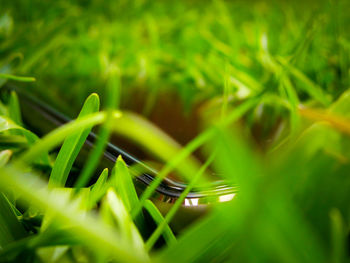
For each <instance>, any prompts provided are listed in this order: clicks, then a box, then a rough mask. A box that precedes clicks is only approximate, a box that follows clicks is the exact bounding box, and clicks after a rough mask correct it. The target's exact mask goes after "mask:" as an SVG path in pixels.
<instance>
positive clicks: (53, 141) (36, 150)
mask: <svg viewBox="0 0 350 263" xmlns="http://www.w3.org/2000/svg"><path fill="white" fill-rule="evenodd" d="M114 115H115V117H116V118H119V117H120V115H121V114H120V113H119V112H115V113H114ZM105 118H106V114H105V113H104V112H99V113H94V114H89V115H88V116H85V117H82V118H81V119H80V120H78V121H71V122H69V123H67V124H65V125H63V126H60V127H59V128H57V129H55V130H54V131H52V132H50V133H49V134H47V135H45V136H44V137H43V138H42V139H41V140H39V141H38V142H37V143H36V144H35V145H33V146H32V147H31V148H30V149H29V150H28V151H26V152H25V153H23V154H22V155H21V156H20V158H19V159H18V162H22V163H30V162H33V160H35V158H37V157H38V156H39V155H40V154H41V153H42V152H43V151H48V150H51V149H52V148H54V147H55V146H58V145H59V143H60V142H62V141H63V140H64V139H65V138H66V137H67V136H69V135H71V134H72V133H74V132H76V131H78V130H80V129H86V128H89V127H92V126H94V125H97V124H101V123H102V122H103V121H104V120H105ZM0 131H1V123H0Z"/></svg>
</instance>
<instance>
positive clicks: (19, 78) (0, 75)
mask: <svg viewBox="0 0 350 263" xmlns="http://www.w3.org/2000/svg"><path fill="white" fill-rule="evenodd" d="M0 78H3V79H10V80H17V81H22V82H33V81H35V80H36V79H35V78H33V77H23V76H15V75H12V74H5V73H0Z"/></svg>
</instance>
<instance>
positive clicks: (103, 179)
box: [88, 168, 108, 209]
mask: <svg viewBox="0 0 350 263" xmlns="http://www.w3.org/2000/svg"><path fill="white" fill-rule="evenodd" d="M107 177H108V169H107V168H105V169H104V170H103V171H102V173H101V175H100V176H99V177H98V179H97V181H96V183H95V184H94V185H93V186H92V188H91V191H90V197H89V205H88V209H91V208H92V207H94V206H95V205H96V203H97V202H98V201H100V200H101V198H102V196H103V195H105V194H106V192H107V188H108V183H107Z"/></svg>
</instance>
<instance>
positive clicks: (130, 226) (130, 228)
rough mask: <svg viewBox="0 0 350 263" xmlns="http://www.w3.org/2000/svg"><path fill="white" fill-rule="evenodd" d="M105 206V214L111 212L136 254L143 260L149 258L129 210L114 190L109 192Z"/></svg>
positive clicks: (122, 234)
mask: <svg viewBox="0 0 350 263" xmlns="http://www.w3.org/2000/svg"><path fill="white" fill-rule="evenodd" d="M103 206H104V208H103V209H104V210H105V212H106V211H107V210H109V211H110V212H111V215H112V216H113V218H114V219H116V222H117V225H118V229H119V231H120V233H121V236H122V237H123V238H124V239H125V240H128V241H129V242H128V243H129V245H130V246H132V247H133V248H134V253H136V254H137V255H138V256H139V257H141V258H147V253H146V250H145V246H144V242H143V239H142V237H141V235H140V233H139V232H138V230H137V228H136V226H135V225H134V222H133V221H132V219H131V217H130V214H129V212H128V211H127V208H126V207H125V206H124V202H123V200H121V198H120V197H119V196H118V195H117V194H116V193H115V192H114V190H113V189H112V188H110V189H109V190H108V191H107V195H106V199H105V201H104V202H103ZM107 206H108V207H107ZM105 215H106V214H105Z"/></svg>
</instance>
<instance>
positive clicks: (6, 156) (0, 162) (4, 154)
mask: <svg viewBox="0 0 350 263" xmlns="http://www.w3.org/2000/svg"><path fill="white" fill-rule="evenodd" d="M11 155H12V151H10V150H4V151H1V152H0V167H1V166H4V165H5V164H7V162H8V161H9V160H10V158H11Z"/></svg>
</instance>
